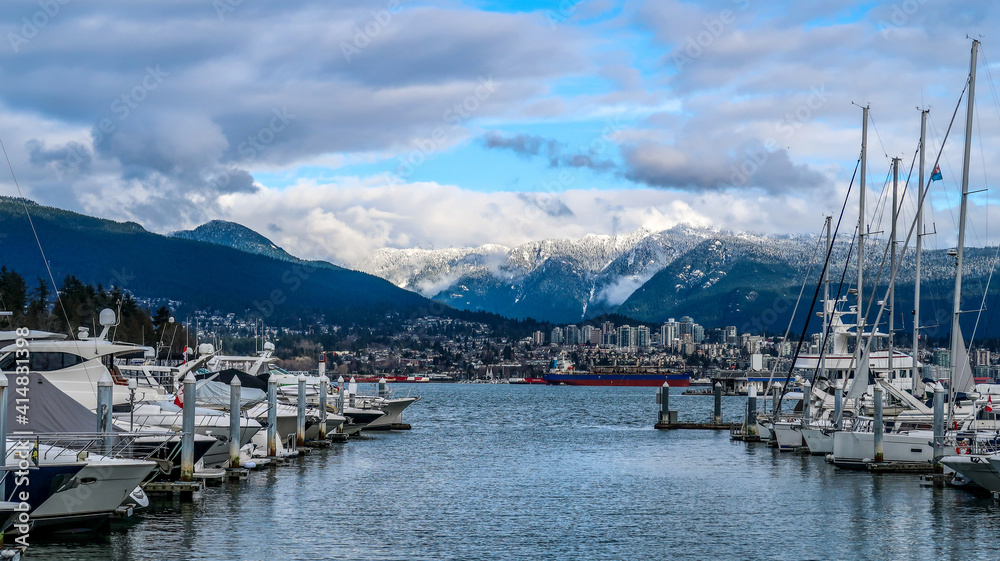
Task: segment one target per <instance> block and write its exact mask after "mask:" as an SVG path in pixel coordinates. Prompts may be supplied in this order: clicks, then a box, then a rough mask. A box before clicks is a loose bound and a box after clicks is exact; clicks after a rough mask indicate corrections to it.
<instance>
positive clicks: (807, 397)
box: [802, 380, 812, 427]
mask: <svg viewBox="0 0 1000 561" xmlns="http://www.w3.org/2000/svg"><path fill="white" fill-rule="evenodd" d="M810 401H812V384H810V383H809V380H806V381H805V382H802V426H803V427H805V426H808V425H809V421H810V420H811V419H810V417H812V411H810Z"/></svg>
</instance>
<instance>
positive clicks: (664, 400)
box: [657, 382, 670, 423]
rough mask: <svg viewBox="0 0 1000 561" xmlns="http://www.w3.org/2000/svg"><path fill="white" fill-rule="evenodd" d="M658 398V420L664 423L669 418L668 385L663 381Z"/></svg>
mask: <svg viewBox="0 0 1000 561" xmlns="http://www.w3.org/2000/svg"><path fill="white" fill-rule="evenodd" d="M657 397H659V399H657V401H658V402H659V403H660V422H661V423H666V422H669V420H670V385H669V384H667V383H666V382H663V385H662V386H661V387H660V393H659V394H658V396H657Z"/></svg>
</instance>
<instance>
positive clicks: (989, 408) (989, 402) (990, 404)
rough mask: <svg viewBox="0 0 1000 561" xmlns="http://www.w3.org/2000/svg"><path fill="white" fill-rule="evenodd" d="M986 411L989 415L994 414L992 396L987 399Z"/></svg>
mask: <svg viewBox="0 0 1000 561" xmlns="http://www.w3.org/2000/svg"><path fill="white" fill-rule="evenodd" d="M986 411H987V412H988V413H992V412H993V396H992V395H991V396H989V397H988V398H986Z"/></svg>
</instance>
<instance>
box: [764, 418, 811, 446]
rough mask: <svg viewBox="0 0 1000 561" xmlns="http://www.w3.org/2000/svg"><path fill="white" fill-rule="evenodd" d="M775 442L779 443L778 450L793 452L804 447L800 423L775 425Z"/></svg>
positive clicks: (780, 422) (778, 423)
mask: <svg viewBox="0 0 1000 561" xmlns="http://www.w3.org/2000/svg"><path fill="white" fill-rule="evenodd" d="M772 428H773V429H774V435H775V440H776V441H777V442H778V450H783V451H791V450H795V449H797V448H800V447H802V446H803V445H804V443H803V441H802V430H801V426H800V425H799V423H798V422H782V421H779V422H777V423H774V425H773V427H772Z"/></svg>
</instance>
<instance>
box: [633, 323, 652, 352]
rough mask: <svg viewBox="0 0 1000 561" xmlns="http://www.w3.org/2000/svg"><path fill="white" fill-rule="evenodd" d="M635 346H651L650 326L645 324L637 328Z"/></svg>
mask: <svg viewBox="0 0 1000 561" xmlns="http://www.w3.org/2000/svg"><path fill="white" fill-rule="evenodd" d="M635 332H636V334H635V346H637V347H648V346H649V328H648V327H646V326H645V325H640V326H639V327H637V328H635Z"/></svg>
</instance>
